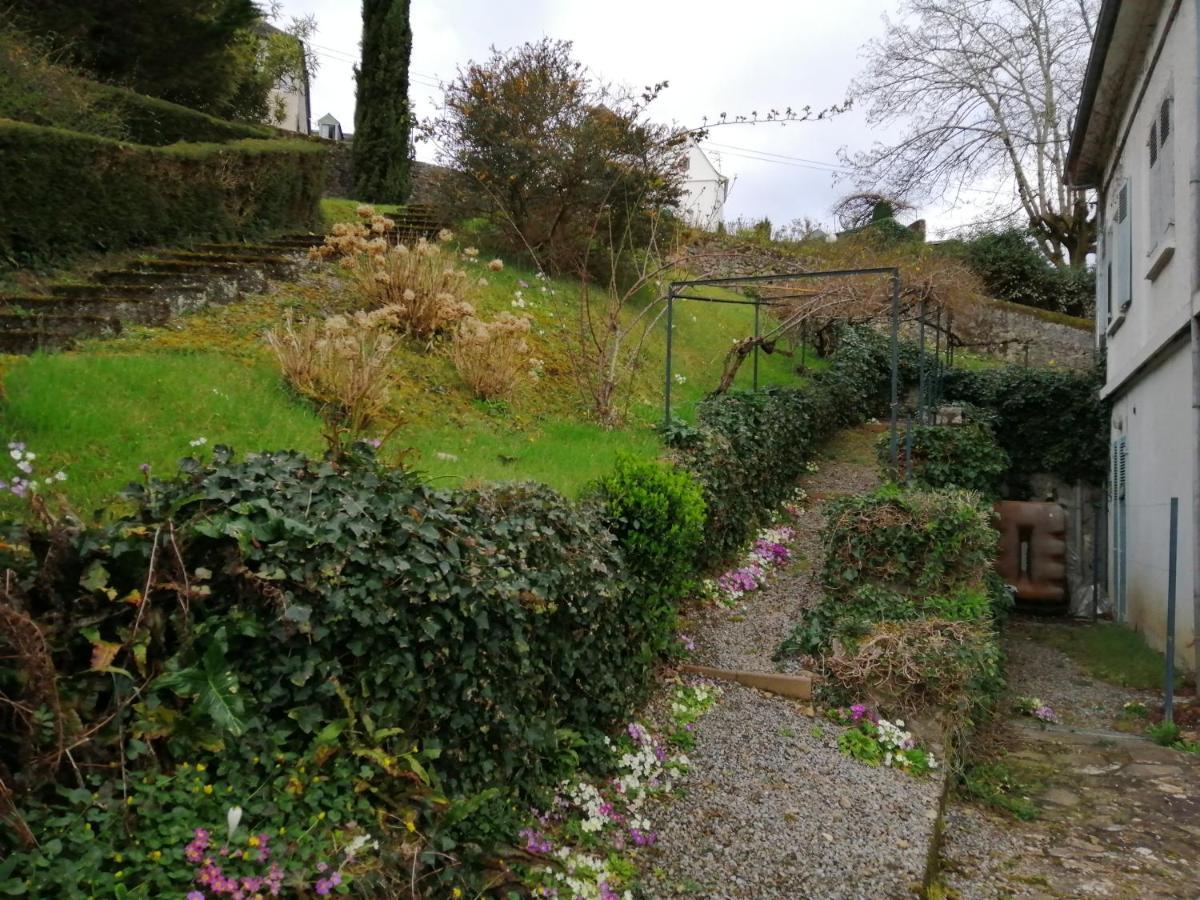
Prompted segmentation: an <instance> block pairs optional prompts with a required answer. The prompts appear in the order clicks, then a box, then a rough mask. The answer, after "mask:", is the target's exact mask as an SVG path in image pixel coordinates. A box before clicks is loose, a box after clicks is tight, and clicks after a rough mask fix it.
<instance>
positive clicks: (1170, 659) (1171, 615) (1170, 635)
mask: <svg viewBox="0 0 1200 900" xmlns="http://www.w3.org/2000/svg"><path fill="white" fill-rule="evenodd" d="M1178 563H1179V498H1178V497H1172V498H1171V545H1170V550H1169V552H1168V556H1167V651H1166V652H1167V672H1166V676H1165V679H1164V680H1165V684H1164V685H1163V692H1164V694H1165V695H1166V700H1165V701H1164V703H1163V718H1164V719H1165V720H1166V721H1168V722H1172V721H1174V717H1175V569H1176V567H1177V565H1178Z"/></svg>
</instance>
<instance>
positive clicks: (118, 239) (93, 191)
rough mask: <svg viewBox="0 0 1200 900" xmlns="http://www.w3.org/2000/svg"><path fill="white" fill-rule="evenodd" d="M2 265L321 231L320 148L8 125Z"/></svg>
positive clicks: (0, 193)
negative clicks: (119, 136)
mask: <svg viewBox="0 0 1200 900" xmlns="http://www.w3.org/2000/svg"><path fill="white" fill-rule="evenodd" d="M0 171H3V172H4V177H3V178H2V179H0V209H3V210H4V215H3V216H2V217H0V259H2V260H4V261H6V262H7V263H8V264H10V265H21V264H25V263H29V262H36V261H42V260H51V259H56V258H62V257H66V256H69V255H71V254H74V253H79V252H87V251H104V250H116V249H121V248H125V247H137V246H145V245H150V244H163V243H170V242H171V241H178V240H182V239H188V238H233V237H243V236H246V235H252V234H257V233H262V232H267V231H271V230H278V229H284V228H309V227H316V226H317V225H318V224H319V222H320V210H319V204H320V198H321V192H322V188H323V184H324V151H323V148H322V147H321V146H320V145H319V144H317V143H315V142H309V141H282V140H244V141H237V142H235V143H231V144H176V145H174V146H171V147H165V148H153V147H142V146H131V145H128V144H121V143H119V142H117V141H113V140H109V139H106V138H100V137H95V136H92V135H84V134H79V133H76V132H70V131H63V130H60V129H56V128H45V127H42V126H38V125H29V124H26V123H21V122H12V121H9V120H5V119H0Z"/></svg>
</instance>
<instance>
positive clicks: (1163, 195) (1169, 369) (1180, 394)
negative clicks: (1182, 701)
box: [1067, 0, 1200, 669]
mask: <svg viewBox="0 0 1200 900" xmlns="http://www.w3.org/2000/svg"><path fill="white" fill-rule="evenodd" d="M1198 104H1200V0H1104V2H1103V5H1102V6H1101V10H1100V14H1099V18H1098V21H1097V29H1096V44H1095V46H1094V47H1093V49H1092V55H1091V59H1090V61H1089V63H1088V71H1087V76H1086V79H1085V81H1084V90H1083V97H1082V102H1081V106H1080V110H1079V115H1078V118H1077V121H1076V125H1075V132H1074V135H1073V137H1072V142H1071V150H1070V155H1069V157H1068V163H1067V169H1068V175H1069V177H1070V179H1071V181H1072V182H1073V183H1075V184H1076V185H1080V186H1085V187H1089V188H1094V189H1095V190H1096V192H1097V194H1098V204H1099V205H1098V211H1099V215H1098V228H1099V234H1100V238H1099V241H1098V246H1097V275H1098V277H1097V282H1098V285H1097V288H1098V290H1097V293H1098V296H1097V300H1096V339H1097V342H1098V344H1099V346H1100V347H1101V348H1103V349H1104V351H1105V356H1106V358H1107V362H1108V369H1107V382H1106V384H1105V386H1104V396H1105V397H1106V398H1107V399H1108V400H1109V401H1110V402H1111V403H1112V444H1111V461H1112V470H1111V472H1110V481H1111V491H1110V521H1109V525H1110V527H1109V534H1110V540H1109V547H1110V559H1109V589H1110V592H1111V596H1112V597H1113V599H1114V604H1115V607H1116V609H1117V613H1118V615H1119V617H1120V618H1122V619H1123V620H1125V621H1126V622H1128V623H1129V624H1130V625H1132V626H1133V627H1135V628H1137V629H1138V630H1139V631H1141V632H1143V633H1144V634H1145V635H1146V636H1147V638H1148V640H1149V641H1150V643H1151V644H1152V645H1154V646H1156V647H1158V648H1160V649H1161V648H1163V647H1164V646H1165V642H1166V633H1167V591H1168V538H1169V534H1168V532H1169V518H1168V517H1169V503H1170V500H1171V498H1172V497H1177V498H1178V499H1179V558H1178V566H1177V570H1176V571H1177V573H1178V585H1177V592H1176V615H1175V626H1176V638H1175V653H1176V657H1177V661H1178V662H1179V663H1181V664H1183V665H1186V666H1187V667H1188V668H1191V669H1197V668H1200V667H1198V666H1197V657H1198V656H1200V648H1198V647H1197V646H1195V645H1194V643H1193V639H1194V637H1195V635H1196V626H1197V622H1200V579H1198V578H1197V574H1196V568H1197V563H1198V561H1200V550H1198V548H1197V540H1198V539H1200V525H1198V516H1200V495H1198V494H1197V491H1198V490H1200V410H1198V406H1197V404H1198V403H1200V321H1198V320H1197V313H1198V312H1200V248H1198V243H1200V150H1198V148H1200V143H1198V141H1200V129H1198V121H1200V114H1198V111H1197V105H1198Z"/></svg>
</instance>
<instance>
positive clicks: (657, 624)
mask: <svg viewBox="0 0 1200 900" xmlns="http://www.w3.org/2000/svg"><path fill="white" fill-rule="evenodd" d="M591 493H593V494H594V495H595V496H596V497H597V498H598V500H599V501H600V503H601V504H602V508H603V511H604V514H605V515H606V517H607V518H608V522H609V527H610V528H611V529H612V531H613V533H614V534H615V535H616V536H617V542H618V543H619V544H620V546H621V549H622V551H624V555H625V564H626V567H627V568H628V571H629V573H630V574H631V575H632V576H633V577H634V578H635V579H636V580H637V582H638V584H639V586H640V590H639V596H638V598H637V600H636V601H635V602H636V605H637V607H638V609H637V611H636V613H635V617H636V618H637V619H639V620H640V621H642V622H643V623H644V627H645V637H644V640H643V643H644V650H645V652H646V653H648V654H650V655H654V654H658V653H661V652H662V651H663V650H665V649H666V648H667V646H668V644H669V642H670V638H671V634H672V631H673V626H674V624H675V613H676V609H677V605H678V602H679V598H680V597H681V596H683V594H684V593H685V591H686V590H687V587H688V584H689V582H691V581H692V579H693V578H694V577H695V574H696V558H697V554H698V552H699V549H700V542H701V540H702V539H703V537H704V494H703V492H702V491H701V489H700V485H699V484H698V483H697V482H696V480H695V478H693V476H692V475H691V473H689V472H687V471H686V470H683V469H678V468H675V467H674V466H671V465H667V464H663V463H659V462H653V461H649V460H639V459H635V458H633V457H629V456H622V457H619V458H618V459H617V464H616V466H615V467H614V468H613V471H612V472H611V473H609V474H608V475H606V476H604V477H603V478H601V479H600V480H599V481H598V482H597V483H596V485H595V486H594V487H593V489H592V491H591Z"/></svg>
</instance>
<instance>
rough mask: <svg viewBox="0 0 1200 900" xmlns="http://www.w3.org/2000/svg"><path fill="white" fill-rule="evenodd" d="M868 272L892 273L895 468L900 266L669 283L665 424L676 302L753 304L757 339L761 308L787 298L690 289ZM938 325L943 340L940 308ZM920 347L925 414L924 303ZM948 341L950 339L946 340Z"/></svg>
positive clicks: (894, 458) (893, 453)
mask: <svg viewBox="0 0 1200 900" xmlns="http://www.w3.org/2000/svg"><path fill="white" fill-rule="evenodd" d="M868 275H889V276H891V295H892V296H891V357H892V359H891V363H892V373H891V375H892V385H891V388H892V390H891V421H890V435H891V437H890V441H889V456H890V459H891V465H892V468H893V469H895V468H896V464H897V462H898V461H899V444H898V428H899V417H900V269H899V267H898V266H881V267H875V268H864V269H830V270H826V271H822V272H785V273H781V274H778V275H742V276H730V277H726V278H695V279H691V280H688V281H672V282H671V283H670V284H669V285H668V286H667V297H666V300H667V359H666V372H665V375H664V378H663V385H664V391H663V424H664V425H667V426H669V425H670V424H671V363H672V340H673V334H674V312H675V301H677V300H694V301H698V302H701V303H725V304H730V305H734V306H753V307H754V337H755V340H757V339H758V338H759V337H760V336H761V335H760V322H761V316H760V310H761V307H762V305H763V304H764V303H766V304H767V305H768V306H770V305H773V303H774V301H776V300H781V299H787V297H786V296H784V297H777V298H773V299H772V300H763V299H762V298H761V297H755V298H754V299H752V300H728V299H723V298H718V297H701V296H697V295H695V294H689V293H687V291H688V290H690V289H692V288H697V287H724V288H730V287H738V286H748V285H756V284H769V283H771V282H786V281H804V280H807V279H811V278H854V277H861V276H868ZM938 322H939V324H938V328H937V334H938V339H939V343H940V339H941V327H940V323H941V310H940V308H939V310H938ZM920 332H921V336H920V346H921V367H920V378H921V386H920V395H919V396H920V407H921V409H920V412H919V414H920V415H922V416H923V412H924V405H925V397H926V385H925V365H924V355H925V303H924V301H922V303H921V315H920ZM947 344H949V341H948V340H947ZM758 350H759V348H758V344H757V343H756V344H755V346H754V390H756V391H757V390H758ZM908 440H909V441H911V440H912V431H911V429H909V431H908Z"/></svg>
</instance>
